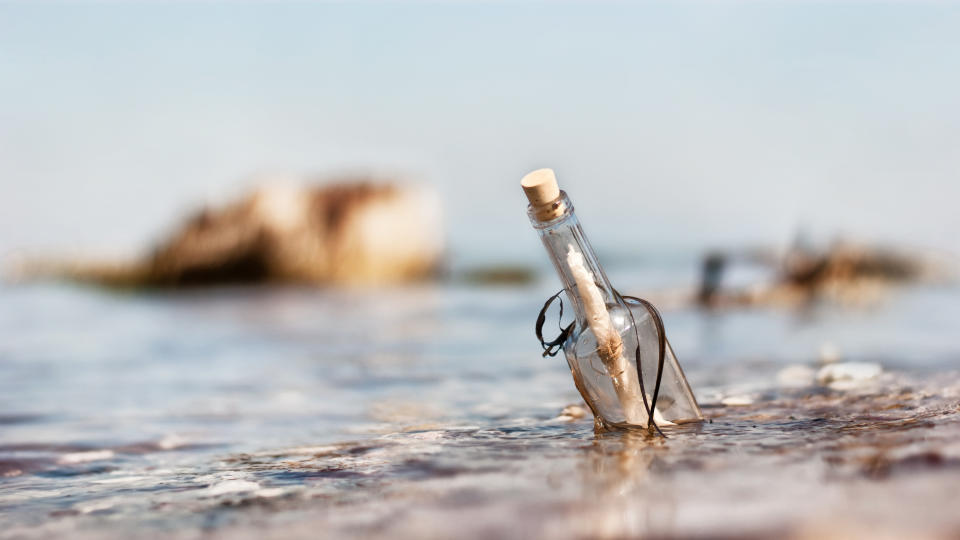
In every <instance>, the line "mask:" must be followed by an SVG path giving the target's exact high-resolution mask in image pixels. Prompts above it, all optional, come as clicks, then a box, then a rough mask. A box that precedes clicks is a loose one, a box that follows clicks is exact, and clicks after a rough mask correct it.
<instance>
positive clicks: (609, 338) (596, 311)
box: [521, 169, 703, 430]
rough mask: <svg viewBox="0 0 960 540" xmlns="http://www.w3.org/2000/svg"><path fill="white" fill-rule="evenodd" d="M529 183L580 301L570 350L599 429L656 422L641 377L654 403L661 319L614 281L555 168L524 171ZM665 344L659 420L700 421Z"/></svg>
mask: <svg viewBox="0 0 960 540" xmlns="http://www.w3.org/2000/svg"><path fill="white" fill-rule="evenodd" d="M521 185H522V187H523V189H524V192H525V193H526V194H527V198H528V199H529V201H530V205H529V206H528V208H527V215H528V216H529V218H530V222H531V223H532V224H533V227H534V228H535V229H536V230H537V232H538V233H539V235H540V239H541V240H542V241H543V245H544V246H545V247H546V248H547V253H548V254H549V256H550V260H551V262H553V266H554V268H556V270H557V274H559V276H560V280H561V281H562V282H563V287H564V290H565V293H566V296H567V298H568V299H569V301H570V303H571V304H572V305H573V311H574V313H575V316H576V319H575V321H574V324H573V327H572V330H571V331H570V332H569V334H568V335H567V338H566V341H565V342H564V344H563V351H564V354H565V356H566V358H567V364H568V365H569V366H570V372H571V374H572V375H573V380H574V384H575V385H576V387H577V390H579V392H580V394H581V395H582V396H583V399H584V401H586V403H587V405H588V406H589V407H590V409H591V411H592V412H593V416H594V420H595V423H596V427H597V429H598V430H604V429H609V428H614V427H648V425H649V422H648V415H647V407H646V406H645V405H644V401H643V394H642V393H641V384H640V382H641V379H640V377H642V381H643V385H642V388H643V390H644V391H645V393H646V397H647V404H648V405H649V403H650V402H651V401H652V398H653V396H652V394H653V392H654V387H655V384H656V377H657V370H658V365H659V352H660V341H659V334H658V329H657V324H656V321H655V319H654V318H653V316H652V314H651V313H650V311H649V310H648V309H647V307H646V306H644V305H643V304H642V303H641V302H637V301H636V300H634V299H629V298H628V299H624V298H623V297H622V296H621V295H620V294H618V293H617V292H616V291H615V290H614V288H613V287H612V286H611V285H610V281H609V280H608V279H607V276H606V274H605V273H604V271H603V268H601V267H600V263H599V262H598V261H597V256H596V255H595V254H594V252H593V248H592V247H591V246H590V243H589V242H588V241H587V238H586V236H584V234H583V229H582V228H581V227H580V222H579V221H578V220H577V217H576V215H575V214H574V212H573V205H572V204H571V203H570V199H569V197H567V194H566V193H564V192H563V191H560V189H559V187H558V186H557V182H556V177H555V176H554V173H553V171H552V170H550V169H540V170H537V171H534V172H532V173H530V174H528V175H527V176H525V177H524V178H523V180H522V181H521ZM638 344H639V362H638V361H637V350H638ZM664 344H665V350H664V352H665V354H664V363H663V373H662V375H661V383H660V390H659V393H658V395H657V401H656V407H655V409H654V411H653V416H654V422H656V424H657V425H658V426H664V425H671V424H680V423H686V422H696V421H700V420H702V419H703V415H702V413H701V412H700V407H699V405H697V400H696V398H694V396H693V392H692V391H691V390H690V385H689V384H688V383H687V379H686V377H685V376H684V374H683V370H682V369H681V368H680V364H679V363H678V362H677V358H676V356H675V355H674V353H673V349H672V348H671V347H670V344H669V342H667V341H666V340H664ZM638 363H639V364H640V369H639V370H638V369H637V368H638V366H637V364H638Z"/></svg>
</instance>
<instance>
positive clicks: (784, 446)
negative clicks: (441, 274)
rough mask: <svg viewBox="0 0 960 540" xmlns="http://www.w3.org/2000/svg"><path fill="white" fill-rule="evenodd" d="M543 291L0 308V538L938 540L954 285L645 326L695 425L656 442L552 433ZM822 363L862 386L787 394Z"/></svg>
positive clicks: (446, 288) (178, 298) (573, 399)
mask: <svg viewBox="0 0 960 540" xmlns="http://www.w3.org/2000/svg"><path fill="white" fill-rule="evenodd" d="M614 270H615V269H614ZM611 277H612V278H614V280H615V281H617V282H618V283H624V284H625V286H624V287H623V289H624V290H631V291H633V290H637V288H636V287H630V285H631V284H634V283H639V284H644V283H648V282H649V280H646V278H645V277H644V276H639V275H631V274H629V273H627V274H624V273H620V274H619V275H618V273H617V272H616V271H614V272H613V273H612V275H611ZM549 281H550V280H545V282H548V283H545V284H544V285H543V286H532V287H516V288H511V287H505V288H474V287H467V286H459V285H455V284H446V285H424V286H419V287H415V288H408V289H397V290H385V291H378V292H375V293H372V292H362V291H317V290H308V289H297V288H282V289H267V288H263V289H222V290H216V291H206V292H191V293H189V294H188V293H180V294H164V295H160V294H153V295H151V294H116V293H107V292H103V291H98V290H95V289H85V288H76V287H69V286H63V285H31V286H5V287H4V288H2V289H0V536H2V537H26V538H32V537H48V536H70V537H71V538H73V537H97V538H100V537H111V536H116V537H126V536H129V535H130V534H131V533H132V532H136V533H137V534H138V535H148V536H152V535H163V536H172V537H191V538H192V537H196V536H199V535H211V536H223V537H230V538H235V537H247V536H248V537H257V538H259V537H262V536H264V535H265V534H268V533H269V534H271V535H276V536H311V537H315V536H344V535H354V536H372V537H414V538H420V537H437V538H440V537H450V536H470V537H477V536H483V537H488V536H506V537H524V538H527V537H550V538H579V537H623V536H635V535H648V536H649V535H652V536H711V537H712V536H740V535H757V536H764V535H770V534H792V535H797V536H806V535H810V536H813V535H817V536H820V535H822V534H823V533H825V532H832V533H834V534H835V535H838V536H843V535H847V534H859V535H864V536H867V535H870V534H871V533H873V532H875V531H876V530H880V529H882V530H884V531H885V532H888V533H890V532H909V533H910V534H911V535H914V536H917V535H927V536H950V535H957V534H960V513H957V512H956V504H955V501H956V500H958V499H957V497H958V495H960V409H958V404H960V375H958V373H957V366H958V364H957V360H958V358H960V340H958V338H957V335H958V333H957V330H958V329H960V323H958V322H957V321H958V320H960V319H958V315H960V303H958V300H960V292H958V290H957V289H956V288H953V287H914V288H910V289H904V290H900V291H896V292H894V293H893V294H892V295H891V296H890V297H889V298H888V299H887V301H886V302H885V303H883V304H882V305H881V306H879V307H877V308H872V309H867V308H857V309H854V308H840V307H836V306H834V307H829V306H820V307H814V308H809V309H803V310H765V309H755V310H738V311H731V312H719V313H703V312H699V311H696V310H676V311H668V312H666V313H665V314H664V317H665V320H666V324H667V328H668V334H669V336H670V339H671V341H672V343H673V345H674V348H675V349H676V351H677V354H678V356H679V357H680V360H681V362H682V363H683V365H684V368H685V370H686V371H687V375H688V377H689V379H690V383H691V385H692V386H693V388H694V391H695V392H696V393H697V396H698V398H699V399H700V401H701V404H702V405H703V406H704V413H705V414H706V415H707V416H708V417H709V419H710V420H709V421H708V422H706V423H704V424H702V425H693V426H680V427H675V428H668V429H666V430H665V431H666V432H667V435H668V438H667V439H662V438H655V437H649V436H647V435H646V434H643V433H612V434H605V435H602V436H597V435H594V433H593V431H592V424H591V422H590V420H589V419H588V418H570V417H569V416H560V413H561V411H562V410H563V409H564V407H566V406H567V405H570V404H575V403H578V402H579V398H578V396H577V394H576V391H575V390H574V388H573V384H572V381H571V379H570V375H569V373H568V371H567V369H566V367H565V365H564V363H563V360H561V359H560V358H559V357H557V358H541V357H540V355H539V348H538V345H537V343H536V342H535V340H534V338H533V319H534V316H535V314H536V311H537V310H538V309H539V307H540V305H541V304H542V301H543V299H544V298H545V297H546V296H547V295H548V294H549V293H550V291H549V287H548V285H549V284H550V283H549ZM825 342H830V343H832V344H833V345H834V346H835V347H836V348H837V349H839V351H840V352H841V354H842V356H843V360H844V361H848V360H849V361H857V362H871V363H878V364H880V365H881V366H882V367H883V370H884V371H883V373H882V374H881V375H880V376H879V377H878V378H874V379H870V380H867V381H863V382H861V383H856V384H848V385H834V387H833V388H831V387H830V386H823V385H820V384H817V383H815V382H812V381H809V380H806V379H803V377H800V378H799V379H798V378H797V377H793V378H790V377H786V376H785V374H784V373H783V370H784V368H786V367H788V366H797V365H800V366H807V367H808V368H810V369H808V370H807V371H808V372H809V371H810V370H816V369H819V366H818V365H817V356H818V351H819V349H820V348H821V346H822V345H823V344H824V343H825ZM794 372H795V373H796V368H795V371H794ZM800 372H801V373H802V372H803V370H802V369H800Z"/></svg>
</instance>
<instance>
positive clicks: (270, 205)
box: [34, 181, 444, 287]
mask: <svg viewBox="0 0 960 540" xmlns="http://www.w3.org/2000/svg"><path fill="white" fill-rule="evenodd" d="M443 236H444V235H443V226H442V223H441V213H440V203H439V198H438V197H437V196H436V194H435V193H434V192H432V191H430V190H428V189H426V188H423V187H411V186H400V185H390V184H374V183H370V182H366V181H358V182H343V183H336V184H330V185H325V186H319V187H296V186H290V185H271V186H268V187H263V188H260V189H257V190H256V191H254V192H252V193H250V194H248V195H246V196H244V197H242V198H240V199H239V200H237V201H235V202H233V203H232V204H229V205H226V206H223V207H220V208H207V209H203V210H201V211H200V212H197V213H196V214H194V215H193V216H192V217H190V218H189V219H187V220H186V222H185V223H183V224H182V225H181V226H180V227H179V229H177V230H176V231H175V232H174V233H173V234H172V235H171V236H170V237H169V238H167V239H166V240H164V241H162V242H161V243H160V244H159V245H158V246H157V247H155V248H154V249H153V250H152V252H151V253H150V254H149V255H148V256H146V257H144V258H143V259H141V260H138V261H135V262H134V263H131V264H114V265H109V264H68V265H57V266H56V268H55V269H54V270H52V271H50V269H49V268H48V269H47V271H42V272H34V273H35V274H36V273H46V274H56V275H60V276H65V277H68V278H72V279H76V280H80V281H87V282H93V283H98V284H103V285H108V286H126V287H191V286H208V285H223V284H254V283H305V284H334V285H364V284H386V283H397V282H405V281H411V280H419V279H424V278H427V277H430V276H432V275H434V273H435V272H436V271H437V270H438V267H439V265H440V262H441V257H442V253H443Z"/></svg>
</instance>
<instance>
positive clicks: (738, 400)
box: [720, 395, 753, 407]
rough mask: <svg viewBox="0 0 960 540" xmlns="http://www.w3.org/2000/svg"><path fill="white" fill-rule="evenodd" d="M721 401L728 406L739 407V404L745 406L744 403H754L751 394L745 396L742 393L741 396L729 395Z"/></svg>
mask: <svg viewBox="0 0 960 540" xmlns="http://www.w3.org/2000/svg"><path fill="white" fill-rule="evenodd" d="M720 403H723V404H724V405H726V406H728V407H737V406H744V405H753V398H752V397H750V396H745V395H741V396H727V397H725V398H723V399H722V400H720Z"/></svg>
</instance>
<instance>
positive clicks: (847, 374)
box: [817, 362, 883, 387]
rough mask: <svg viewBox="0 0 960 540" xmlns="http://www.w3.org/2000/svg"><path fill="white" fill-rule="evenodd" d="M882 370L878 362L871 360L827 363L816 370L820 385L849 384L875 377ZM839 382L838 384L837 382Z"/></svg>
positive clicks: (844, 385)
mask: <svg viewBox="0 0 960 540" xmlns="http://www.w3.org/2000/svg"><path fill="white" fill-rule="evenodd" d="M882 372H883V368H881V367H880V364H876V363H873V362H843V363H840V364H828V365H826V366H823V367H822V368H820V371H818V372H817V382H818V383H820V384H822V385H829V386H831V387H834V386H843V387H846V386H849V385H855V384H857V383H861V382H864V381H868V380H870V379H875V378H877V377H878V376H880V373H882ZM838 383H839V384H838Z"/></svg>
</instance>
